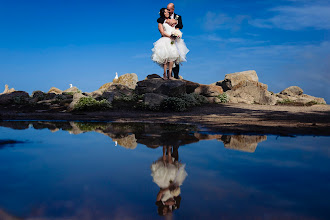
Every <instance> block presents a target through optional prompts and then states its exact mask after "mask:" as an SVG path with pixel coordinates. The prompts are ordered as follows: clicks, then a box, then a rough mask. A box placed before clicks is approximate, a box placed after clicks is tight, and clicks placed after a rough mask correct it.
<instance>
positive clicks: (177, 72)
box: [157, 13, 183, 79]
mask: <svg viewBox="0 0 330 220" xmlns="http://www.w3.org/2000/svg"><path fill="white" fill-rule="evenodd" d="M176 16H179V18H178V24H177V25H176V26H175V27H176V28H179V29H182V28H183V24H182V18H181V16H180V15H177V14H175V13H174V18H175V17H176ZM164 21H165V18H162V17H160V18H158V19H157V22H158V23H161V24H163V23H164ZM172 71H173V74H174V78H176V79H179V71H180V65H176V66H175V67H174V68H173V69H172Z"/></svg>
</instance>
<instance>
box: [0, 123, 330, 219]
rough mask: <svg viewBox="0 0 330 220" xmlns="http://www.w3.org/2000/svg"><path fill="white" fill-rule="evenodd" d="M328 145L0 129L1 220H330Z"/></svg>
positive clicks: (149, 128) (68, 126)
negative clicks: (164, 219) (163, 219)
mask: <svg viewBox="0 0 330 220" xmlns="http://www.w3.org/2000/svg"><path fill="white" fill-rule="evenodd" d="M329 141H330V137H313V136H297V137H282V136H273V135H269V136H265V135H262V136H257V135H254V136H248V135H235V134H232V135H229V134H221V133H210V132H207V131H206V130H201V129H198V128H197V127H194V126H189V125H174V124H172V125H171V124H122V123H82V122H26V121H25V122H0V219H1V220H2V219H162V218H164V217H163V216H165V217H166V219H329V218H330V209H329V207H330V199H329V198H330V148H329V146H330V145H329Z"/></svg>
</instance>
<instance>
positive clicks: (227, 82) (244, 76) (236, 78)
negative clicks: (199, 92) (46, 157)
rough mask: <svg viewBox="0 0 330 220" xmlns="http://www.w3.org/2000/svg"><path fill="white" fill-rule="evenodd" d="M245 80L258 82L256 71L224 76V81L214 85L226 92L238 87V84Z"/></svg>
mask: <svg viewBox="0 0 330 220" xmlns="http://www.w3.org/2000/svg"><path fill="white" fill-rule="evenodd" d="M246 80H248V81H256V82H258V81H259V78H258V75H257V73H256V71H254V70H248V71H243V72H236V73H230V74H226V75H225V79H224V80H223V81H220V82H217V83H216V85H218V86H221V87H222V88H223V91H227V90H230V89H232V88H233V87H234V86H236V85H238V84H239V83H240V82H244V81H246Z"/></svg>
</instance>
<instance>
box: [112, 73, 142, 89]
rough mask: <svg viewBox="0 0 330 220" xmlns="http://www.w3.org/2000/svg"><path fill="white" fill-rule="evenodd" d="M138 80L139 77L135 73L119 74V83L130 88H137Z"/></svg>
mask: <svg viewBox="0 0 330 220" xmlns="http://www.w3.org/2000/svg"><path fill="white" fill-rule="evenodd" d="M137 82H138V77H137V75H136V74H135V73H126V74H124V75H122V76H119V78H118V81H117V83H118V84H121V85H125V86H127V87H128V88H130V89H135V87H136V83H137Z"/></svg>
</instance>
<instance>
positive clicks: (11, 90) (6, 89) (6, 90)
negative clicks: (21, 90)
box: [0, 84, 16, 94]
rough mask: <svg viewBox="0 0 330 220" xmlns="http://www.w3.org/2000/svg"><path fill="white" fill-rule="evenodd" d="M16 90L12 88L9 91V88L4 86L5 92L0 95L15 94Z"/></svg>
mask: <svg viewBox="0 0 330 220" xmlns="http://www.w3.org/2000/svg"><path fill="white" fill-rule="evenodd" d="M15 91H16V90H15V89H14V88H11V89H9V86H8V85H7V84H6V85H5V90H4V91H3V93H0V94H6V93H11V92H15Z"/></svg>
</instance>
